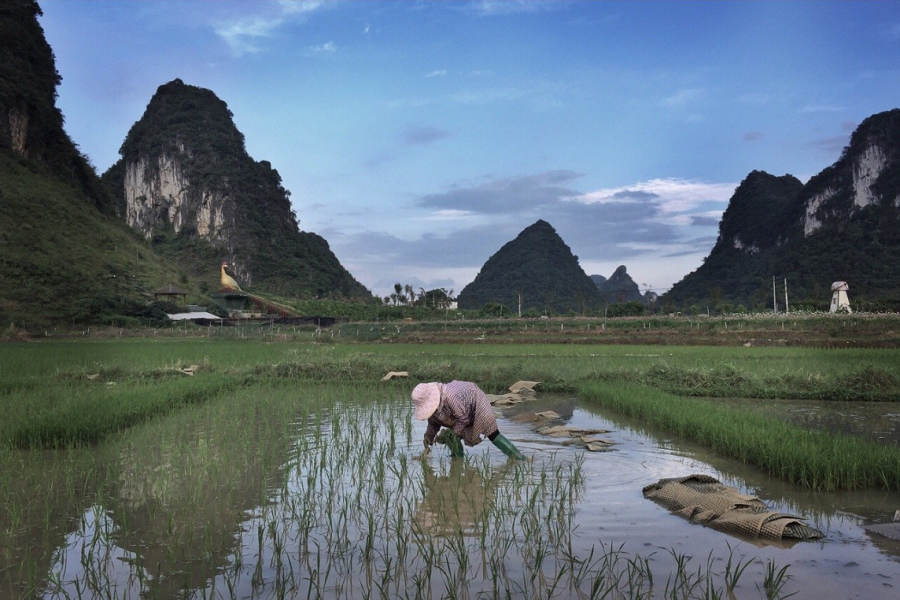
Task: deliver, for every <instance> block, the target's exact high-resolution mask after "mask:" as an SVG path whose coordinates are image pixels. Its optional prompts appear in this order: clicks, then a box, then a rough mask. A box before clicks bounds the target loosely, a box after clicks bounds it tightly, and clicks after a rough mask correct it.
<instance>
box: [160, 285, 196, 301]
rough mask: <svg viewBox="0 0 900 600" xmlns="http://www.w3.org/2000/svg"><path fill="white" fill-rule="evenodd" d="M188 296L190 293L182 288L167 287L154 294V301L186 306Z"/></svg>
mask: <svg viewBox="0 0 900 600" xmlns="http://www.w3.org/2000/svg"><path fill="white" fill-rule="evenodd" d="M187 294H188V293H187V292H186V291H185V290H183V289H181V288H180V287H175V286H174V285H167V286H166V287H161V288H159V289H158V290H155V291H154V292H153V299H154V300H165V301H168V302H174V303H175V304H184V303H186V302H187Z"/></svg>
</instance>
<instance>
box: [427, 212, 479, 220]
mask: <svg viewBox="0 0 900 600" xmlns="http://www.w3.org/2000/svg"><path fill="white" fill-rule="evenodd" d="M474 216H475V214H474V213H473V212H471V211H468V210H452V209H447V210H438V211H435V212H434V213H432V214H431V216H428V217H425V220H426V221H459V220H460V219H471V218H472V217H474Z"/></svg>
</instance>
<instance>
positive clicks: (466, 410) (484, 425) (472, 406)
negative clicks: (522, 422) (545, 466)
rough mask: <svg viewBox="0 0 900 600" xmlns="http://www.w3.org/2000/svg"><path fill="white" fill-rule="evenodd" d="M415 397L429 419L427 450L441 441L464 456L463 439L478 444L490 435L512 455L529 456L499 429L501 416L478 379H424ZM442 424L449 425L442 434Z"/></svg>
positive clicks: (418, 408) (419, 409)
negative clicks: (497, 413) (477, 382)
mask: <svg viewBox="0 0 900 600" xmlns="http://www.w3.org/2000/svg"><path fill="white" fill-rule="evenodd" d="M412 399H413V404H415V407H416V413H415V414H416V418H417V419H419V420H421V421H424V420H425V419H428V429H426V430H425V440H424V441H425V449H426V450H428V449H429V448H430V447H431V445H432V444H434V442H435V441H438V442H443V443H445V444H447V447H448V448H450V455H451V456H453V457H461V456H462V455H463V448H462V444H461V443H460V439H462V440H463V441H465V442H466V445H467V446H476V445H478V444H480V443H481V441H482V439H483V437H484V436H487V438H488V439H489V440H491V442H493V443H494V445H495V446H497V447H498V448H500V450H502V451H503V453H504V454H505V455H507V456H509V457H510V458H517V459H524V458H525V456H523V455H522V453H521V452H519V451H518V450H517V449H516V447H515V446H514V445H513V443H512V442H510V441H509V440H508V439H507V438H506V436H504V435H503V434H502V433H500V431H499V430H498V429H497V418H496V417H495V416H494V410H493V409H492V408H491V403H490V402H488V399H487V398H486V397H485V395H484V392H482V391H481V390H480V389H479V388H478V386H477V385H475V384H474V383H469V382H467V381H451V382H450V383H435V382H432V383H420V384H419V385H417V386H416V387H415V388H414V389H413V391H412ZM441 427H446V428H447V429H445V430H444V432H443V433H442V434H441V436H438V435H437V433H438V431H439V430H440V429H441Z"/></svg>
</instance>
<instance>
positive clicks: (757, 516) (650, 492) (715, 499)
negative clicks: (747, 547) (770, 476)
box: [643, 475, 825, 541]
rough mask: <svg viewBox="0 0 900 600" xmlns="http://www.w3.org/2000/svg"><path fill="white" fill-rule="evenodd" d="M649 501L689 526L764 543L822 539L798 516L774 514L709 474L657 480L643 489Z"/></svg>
mask: <svg viewBox="0 0 900 600" xmlns="http://www.w3.org/2000/svg"><path fill="white" fill-rule="evenodd" d="M643 492H644V497H645V498H649V499H651V500H653V501H655V502H657V503H659V504H661V505H663V506H665V507H666V508H668V509H669V510H671V511H672V512H673V513H674V514H676V515H678V516H680V517H684V518H685V519H687V520H689V521H691V522H692V523H700V524H701V525H706V526H708V527H712V528H713V529H716V530H718V531H722V532H723V533H727V534H730V535H735V536H739V537H743V538H750V539H753V538H758V539H763V540H793V541H798V540H814V539H820V538H823V537H825V535H824V534H823V533H822V532H821V531H819V530H818V529H814V528H812V527H809V526H808V525H806V524H804V523H803V522H802V521H801V518H800V517H797V516H795V515H786V514H783V513H779V512H774V511H771V510H769V509H768V507H767V506H766V505H765V503H764V502H763V501H762V500H760V499H759V498H757V497H756V496H749V495H747V494H742V493H740V492H739V491H737V490H736V489H734V488H731V487H728V486H726V485H723V484H722V483H720V482H719V480H718V479H716V478H714V477H710V476H709V475H688V476H687V477H676V478H672V479H660V480H659V481H658V482H657V483H653V484H651V485H648V486H646V487H645V488H644V490H643Z"/></svg>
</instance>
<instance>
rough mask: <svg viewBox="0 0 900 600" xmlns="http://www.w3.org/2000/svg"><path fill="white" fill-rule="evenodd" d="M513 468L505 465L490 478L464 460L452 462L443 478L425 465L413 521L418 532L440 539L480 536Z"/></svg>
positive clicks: (491, 474)
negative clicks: (479, 527)
mask: <svg viewBox="0 0 900 600" xmlns="http://www.w3.org/2000/svg"><path fill="white" fill-rule="evenodd" d="M512 464H513V463H510V462H507V463H505V464H504V465H503V466H502V467H499V468H497V469H496V470H494V471H493V472H492V473H490V477H489V478H488V477H485V475H484V473H483V472H482V471H481V470H480V469H478V468H475V467H474V466H472V465H470V464H468V463H467V462H466V461H464V460H451V461H450V469H449V471H448V472H447V473H446V474H443V475H441V474H437V473H435V470H434V467H433V466H432V465H430V464H429V463H428V462H426V461H423V463H422V474H423V476H424V486H423V489H424V493H423V496H422V500H421V502H420V503H419V506H418V509H417V511H416V514H415V517H414V519H415V522H416V527H417V529H418V530H420V531H427V532H428V533H429V534H430V535H439V536H448V535H465V536H477V535H479V531H478V530H477V527H478V526H479V525H481V524H483V523H484V521H485V517H484V515H485V513H487V512H490V510H492V509H493V508H494V504H495V502H496V500H495V496H496V491H497V487H498V486H499V485H500V484H501V483H502V480H503V478H504V477H505V476H506V475H508V474H509V472H510V467H511V465H512Z"/></svg>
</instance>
